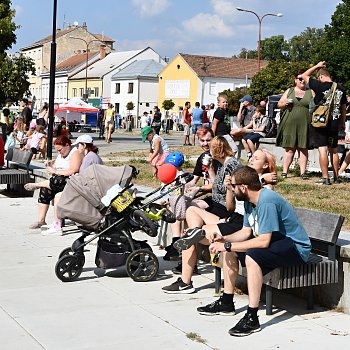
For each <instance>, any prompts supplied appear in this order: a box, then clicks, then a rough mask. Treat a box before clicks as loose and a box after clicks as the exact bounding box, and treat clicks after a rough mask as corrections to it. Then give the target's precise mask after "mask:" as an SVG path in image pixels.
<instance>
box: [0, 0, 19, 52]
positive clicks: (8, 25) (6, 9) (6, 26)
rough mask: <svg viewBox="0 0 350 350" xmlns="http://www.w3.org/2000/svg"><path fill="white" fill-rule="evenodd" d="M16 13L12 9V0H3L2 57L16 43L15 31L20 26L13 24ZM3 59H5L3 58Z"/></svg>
mask: <svg viewBox="0 0 350 350" xmlns="http://www.w3.org/2000/svg"><path fill="white" fill-rule="evenodd" d="M14 16H15V11H14V10H12V9H11V0H2V1H1V3H0V55H4V56H5V51H6V50H8V49H10V48H11V47H12V45H13V44H15V43H16V40H17V37H16V34H15V30H16V29H17V28H18V26H17V25H16V24H15V23H14V22H13V18H14ZM2 58H3V57H2Z"/></svg>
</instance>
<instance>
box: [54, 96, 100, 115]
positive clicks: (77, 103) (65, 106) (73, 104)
mask: <svg viewBox="0 0 350 350" xmlns="http://www.w3.org/2000/svg"><path fill="white" fill-rule="evenodd" d="M64 111H70V112H78V113H97V112H98V108H96V107H93V106H91V105H89V104H88V103H86V102H84V101H83V100H81V99H80V98H79V97H73V98H71V99H70V100H68V101H67V102H64V103H62V104H60V105H59V107H58V109H57V111H56V113H58V112H64Z"/></svg>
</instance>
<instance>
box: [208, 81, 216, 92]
mask: <svg viewBox="0 0 350 350" xmlns="http://www.w3.org/2000/svg"><path fill="white" fill-rule="evenodd" d="M209 94H210V95H217V92H216V83H209Z"/></svg>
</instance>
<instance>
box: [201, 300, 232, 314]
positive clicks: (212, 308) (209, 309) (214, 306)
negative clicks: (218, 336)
mask: <svg viewBox="0 0 350 350" xmlns="http://www.w3.org/2000/svg"><path fill="white" fill-rule="evenodd" d="M197 311H198V312H199V313H200V314H201V315H207V316H212V315H226V316H230V315H234V314H235V313H236V310H235V304H234V303H232V304H224V303H223V302H222V297H220V298H219V299H218V300H216V301H214V302H213V303H211V304H209V305H206V306H200V307H197Z"/></svg>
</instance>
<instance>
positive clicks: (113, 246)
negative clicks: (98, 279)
mask: <svg viewBox="0 0 350 350" xmlns="http://www.w3.org/2000/svg"><path fill="white" fill-rule="evenodd" d="M128 248H129V246H128V245H127V244H123V243H120V242H117V243H112V242H109V241H107V240H106V239H99V240H98V242H97V251H96V258H95V263H96V266H97V267H99V268H102V269H110V268H115V267H118V266H123V265H125V263H126V259H127V258H128V256H129V255H130V251H129V249H128Z"/></svg>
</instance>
